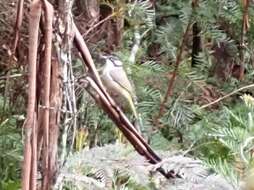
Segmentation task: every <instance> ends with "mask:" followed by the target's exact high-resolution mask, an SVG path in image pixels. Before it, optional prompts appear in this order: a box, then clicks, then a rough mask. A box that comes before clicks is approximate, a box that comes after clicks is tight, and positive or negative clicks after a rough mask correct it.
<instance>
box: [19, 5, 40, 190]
mask: <svg viewBox="0 0 254 190" xmlns="http://www.w3.org/2000/svg"><path fill="white" fill-rule="evenodd" d="M40 16H41V2H40V0H34V1H33V2H32V3H31V7H30V17H29V55H28V62H29V89H28V106H27V119H26V122H25V124H24V129H25V148H24V162H23V167H22V190H30V189H31V188H30V187H31V184H33V182H32V180H33V179H35V178H36V173H37V172H36V169H32V134H33V133H35V123H36V120H37V118H36V114H35V106H36V62H37V46H38V33H39V32H38V31H39V22H40ZM34 142H35V138H34ZM33 151H35V150H33ZM34 164H35V163H34ZM32 171H33V172H32Z"/></svg>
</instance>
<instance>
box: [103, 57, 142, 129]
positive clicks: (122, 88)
mask: <svg viewBox="0 0 254 190" xmlns="http://www.w3.org/2000/svg"><path fill="white" fill-rule="evenodd" d="M99 57H100V58H99V59H100V64H102V68H100V69H99V73H100V77H101V80H102V83H103V85H104V86H105V87H106V90H107V92H108V93H109V94H110V95H111V96H112V98H113V99H114V100H115V101H116V103H117V104H118V105H120V106H121V107H122V108H123V109H124V110H128V109H130V110H131V112H132V114H133V115H134V117H135V120H136V121H137V120H138V113H137V110H136V107H135V103H136V95H135V91H134V88H133V87H132V84H131V82H130V80H129V79H128V76H127V74H126V72H125V70H124V67H123V62H122V61H121V60H120V59H119V58H118V57H116V56H112V55H100V56H99ZM136 128H137V126H136ZM137 130H138V132H140V129H139V128H138V129H137Z"/></svg>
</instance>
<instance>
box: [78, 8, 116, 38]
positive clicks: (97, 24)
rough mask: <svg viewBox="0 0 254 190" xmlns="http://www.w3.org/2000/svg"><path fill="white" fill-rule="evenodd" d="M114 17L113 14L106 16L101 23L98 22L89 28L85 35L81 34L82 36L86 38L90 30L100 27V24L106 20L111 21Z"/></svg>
mask: <svg viewBox="0 0 254 190" xmlns="http://www.w3.org/2000/svg"><path fill="white" fill-rule="evenodd" d="M114 16H115V13H112V14H111V15H109V16H107V17H106V18H104V19H102V20H101V21H99V22H98V23H96V24H95V25H93V26H92V27H91V28H89V29H88V30H87V31H86V33H85V34H83V35H82V36H83V37H84V36H87V35H88V34H89V33H90V32H91V31H92V30H94V29H95V28H97V27H98V26H99V25H101V24H102V23H104V22H106V21H107V20H109V19H111V18H112V17H114Z"/></svg>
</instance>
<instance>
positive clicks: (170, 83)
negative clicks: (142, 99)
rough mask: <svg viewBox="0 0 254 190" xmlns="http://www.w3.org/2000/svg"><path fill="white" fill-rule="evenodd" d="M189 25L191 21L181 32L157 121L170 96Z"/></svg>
mask: <svg viewBox="0 0 254 190" xmlns="http://www.w3.org/2000/svg"><path fill="white" fill-rule="evenodd" d="M190 26H191V23H190V22H189V23H188V25H187V27H186V29H185V32H184V34H183V38H182V42H181V44H180V47H179V52H178V54H177V57H176V63H175V69H174V72H173V74H172V76H171V79H170V81H169V83H168V89H167V92H166V95H165V97H164V99H163V101H162V103H161V106H160V111H159V115H158V117H157V119H156V120H157V122H158V119H159V118H161V117H162V115H163V114H164V112H165V106H166V103H167V102H168V99H169V97H170V96H172V93H173V87H174V83H175V80H176V76H177V72H178V68H179V65H180V63H181V59H182V54H183V50H184V46H185V42H186V40H187V37H188V32H189V29H190Z"/></svg>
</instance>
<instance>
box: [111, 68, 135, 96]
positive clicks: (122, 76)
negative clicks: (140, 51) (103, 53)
mask: <svg viewBox="0 0 254 190" xmlns="http://www.w3.org/2000/svg"><path fill="white" fill-rule="evenodd" d="M109 74H110V76H111V78H112V79H113V80H114V81H115V82H116V83H118V84H119V85H120V86H121V87H122V88H124V89H126V90H127V91H128V92H129V93H130V94H131V95H132V96H133V95H134V90H133V88H132V86H131V83H130V81H129V79H128V77H127V75H126V73H125V71H124V70H123V68H122V67H119V68H114V69H113V70H111V71H110V72H109Z"/></svg>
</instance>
